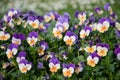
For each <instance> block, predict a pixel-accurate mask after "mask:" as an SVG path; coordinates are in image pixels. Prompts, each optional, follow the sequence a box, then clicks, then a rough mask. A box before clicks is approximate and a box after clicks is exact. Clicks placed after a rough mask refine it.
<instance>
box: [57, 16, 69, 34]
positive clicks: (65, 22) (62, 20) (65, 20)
mask: <svg viewBox="0 0 120 80" xmlns="http://www.w3.org/2000/svg"><path fill="white" fill-rule="evenodd" d="M55 26H61V27H63V31H64V32H65V31H66V30H68V28H69V17H66V16H60V17H59V18H58V21H57V23H56V24H55Z"/></svg>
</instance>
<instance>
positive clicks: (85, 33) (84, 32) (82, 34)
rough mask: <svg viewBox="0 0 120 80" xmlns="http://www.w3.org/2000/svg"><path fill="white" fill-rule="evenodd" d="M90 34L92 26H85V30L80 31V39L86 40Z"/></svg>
mask: <svg viewBox="0 0 120 80" xmlns="http://www.w3.org/2000/svg"><path fill="white" fill-rule="evenodd" d="M90 32H92V28H91V27H90V26H85V27H84V29H82V30H81V31H80V38H81V39H84V38H85V37H86V36H89V34H90Z"/></svg>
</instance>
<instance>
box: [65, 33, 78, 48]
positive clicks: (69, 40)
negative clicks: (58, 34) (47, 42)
mask: <svg viewBox="0 0 120 80" xmlns="http://www.w3.org/2000/svg"><path fill="white" fill-rule="evenodd" d="M77 39H78V36H77V35H76V34H75V33H73V32H71V31H67V32H66V34H65V36H64V39H63V40H64V41H65V43H66V45H68V46H72V45H73V44H74V43H75V42H76V41H77Z"/></svg>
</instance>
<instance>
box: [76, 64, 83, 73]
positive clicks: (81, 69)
mask: <svg viewBox="0 0 120 80" xmlns="http://www.w3.org/2000/svg"><path fill="white" fill-rule="evenodd" d="M84 65H85V64H84V63H83V62H80V63H79V64H78V65H76V66H75V72H76V73H77V74H79V73H80V72H82V71H83V68H84Z"/></svg>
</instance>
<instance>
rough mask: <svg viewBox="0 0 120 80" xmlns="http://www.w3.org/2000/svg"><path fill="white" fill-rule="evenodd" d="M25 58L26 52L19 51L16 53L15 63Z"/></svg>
mask: <svg viewBox="0 0 120 80" xmlns="http://www.w3.org/2000/svg"><path fill="white" fill-rule="evenodd" d="M25 58H26V52H24V51H21V52H19V53H18V56H17V58H16V61H17V62H18V63H19V62H20V61H21V60H22V59H25Z"/></svg>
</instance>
